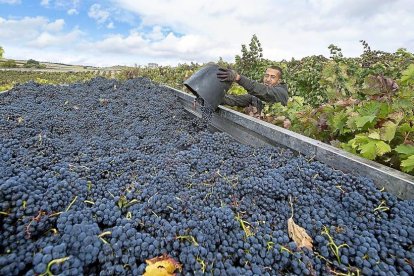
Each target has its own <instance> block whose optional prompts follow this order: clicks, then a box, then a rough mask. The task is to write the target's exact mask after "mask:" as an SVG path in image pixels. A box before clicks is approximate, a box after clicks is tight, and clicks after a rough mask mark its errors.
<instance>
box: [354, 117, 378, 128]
mask: <svg viewBox="0 0 414 276" xmlns="http://www.w3.org/2000/svg"><path fill="white" fill-rule="evenodd" d="M375 119H376V116H374V115H370V116H362V117H358V118H356V119H355V123H356V126H357V127H358V128H363V127H364V126H365V125H366V124H367V123H372V122H373V121H374V120H375Z"/></svg>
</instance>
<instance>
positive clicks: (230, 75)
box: [217, 68, 238, 82]
mask: <svg viewBox="0 0 414 276" xmlns="http://www.w3.org/2000/svg"><path fill="white" fill-rule="evenodd" d="M218 70H219V71H218V72H217V78H219V79H220V81H231V82H233V81H235V80H236V78H237V75H238V74H237V72H236V71H234V70H231V69H224V68H219V69H218Z"/></svg>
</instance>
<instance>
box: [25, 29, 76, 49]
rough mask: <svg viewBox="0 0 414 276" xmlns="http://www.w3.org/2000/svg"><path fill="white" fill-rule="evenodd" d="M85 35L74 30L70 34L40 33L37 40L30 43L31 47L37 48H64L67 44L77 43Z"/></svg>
mask: <svg viewBox="0 0 414 276" xmlns="http://www.w3.org/2000/svg"><path fill="white" fill-rule="evenodd" d="M82 35H83V33H82V32H81V31H80V30H78V29H75V30H72V31H70V32H69V33H65V34H51V33H49V32H47V31H45V32H42V33H40V34H39V35H38V36H37V37H36V39H34V40H32V41H30V42H29V43H28V45H29V46H33V47H37V48H47V47H54V46H59V47H62V46H63V47H64V46H65V45H67V44H69V45H70V44H72V43H74V42H76V41H77V40H78V39H79V38H80V37H81V36H82Z"/></svg>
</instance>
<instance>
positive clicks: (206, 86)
mask: <svg viewBox="0 0 414 276" xmlns="http://www.w3.org/2000/svg"><path fill="white" fill-rule="evenodd" d="M218 69H219V66H218V65H217V64H212V63H211V64H207V65H206V66H204V67H203V68H201V69H200V70H198V71H197V72H195V73H194V74H193V75H192V76H191V77H189V78H188V79H187V80H186V81H185V82H184V85H185V86H186V87H187V88H188V89H189V90H190V91H191V92H192V93H193V94H194V95H195V96H196V97H197V98H201V99H202V100H203V101H204V106H209V107H210V108H212V109H213V110H216V108H217V107H218V106H219V105H220V104H221V102H222V100H223V98H224V95H225V94H226V92H227V90H229V88H230V86H231V82H228V81H226V82H222V81H220V80H219V79H218V78H217V73H218Z"/></svg>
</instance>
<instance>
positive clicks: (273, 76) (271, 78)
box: [263, 68, 280, 87]
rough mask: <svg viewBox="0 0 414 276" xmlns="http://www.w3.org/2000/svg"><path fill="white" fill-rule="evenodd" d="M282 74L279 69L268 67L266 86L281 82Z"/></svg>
mask: <svg viewBox="0 0 414 276" xmlns="http://www.w3.org/2000/svg"><path fill="white" fill-rule="evenodd" d="M279 80H280V76H279V71H278V70H276V69H272V68H267V69H266V73H265V75H264V77H263V84H264V85H266V86H269V87H271V86H275V85H277V84H278V83H279Z"/></svg>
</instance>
